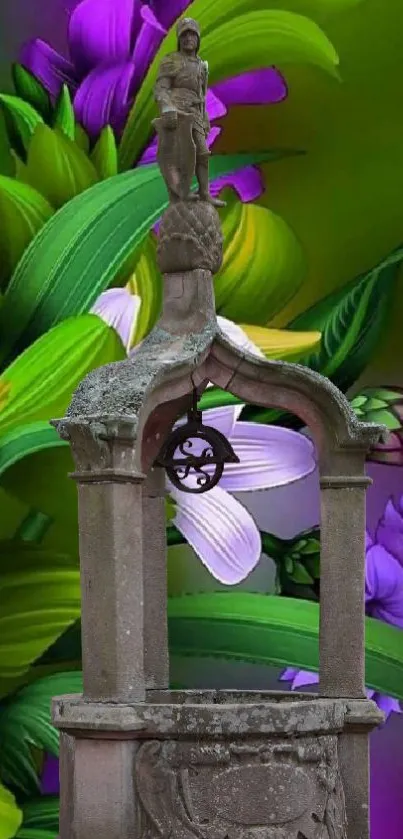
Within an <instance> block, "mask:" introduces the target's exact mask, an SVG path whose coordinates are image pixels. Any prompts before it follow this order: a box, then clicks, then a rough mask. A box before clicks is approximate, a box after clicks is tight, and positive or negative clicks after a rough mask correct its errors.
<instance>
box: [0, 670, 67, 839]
mask: <svg viewBox="0 0 403 839" xmlns="http://www.w3.org/2000/svg"><path fill="white" fill-rule="evenodd" d="M82 689H83V684H82V674H81V672H68V673H55V674H53V675H52V676H46V677H45V678H43V679H38V680H37V681H36V682H34V683H33V684H31V685H28V686H27V687H25V688H22V690H20V691H19V692H18V693H17V694H16V695H15V696H13V697H12V699H11V701H10V702H9V703H8V704H6V705H5V707H4V709H3V711H2V712H1V715H0V777H1V778H2V780H3V781H4V782H5V783H7V784H9V785H10V786H13V787H14V788H16V789H18V790H20V791H21V792H22V793H23V794H24V795H26V796H34V795H36V794H37V793H38V791H39V779H38V772H37V766H36V763H35V759H34V755H33V748H32V747H34V748H35V749H40V750H41V751H44V752H49V753H50V754H52V755H56V756H57V755H58V754H59V733H58V731H57V730H56V729H55V728H54V727H53V725H52V723H51V719H50V706H51V701H52V697H53V696H61V695H63V694H65V693H82ZM30 816H31V818H30V822H32V821H33V813H32V811H31V814H30ZM32 826H35V827H36V825H34V824H32ZM24 827H25V819H24ZM38 827H45V824H43V823H42V825H38Z"/></svg>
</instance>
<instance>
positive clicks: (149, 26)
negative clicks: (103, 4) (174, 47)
mask: <svg viewBox="0 0 403 839" xmlns="http://www.w3.org/2000/svg"><path fill="white" fill-rule="evenodd" d="M114 1H115V0H114ZM141 18H142V24H141V28H140V32H139V34H138V36H137V38H136V44H135V47H134V51H133V61H134V64H135V67H136V70H135V73H134V76H133V79H132V93H133V94H134V93H135V92H137V90H138V88H139V87H140V85H141V83H142V81H143V79H144V76H145V75H146V73H147V70H148V68H149V66H150V64H151V62H152V60H153V58H154V56H155V54H156V52H157V50H158V49H159V47H160V45H161V43H162V41H163V40H164V38H165V35H166V34H167V33H166V29H164V27H163V26H161V24H160V23H159V22H158V20H157V18H156V17H155V15H154V13H153V12H152V11H151V9H150V8H149V7H148V6H143V7H142V9H141Z"/></svg>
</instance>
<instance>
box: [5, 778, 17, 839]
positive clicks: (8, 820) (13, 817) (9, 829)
mask: <svg viewBox="0 0 403 839" xmlns="http://www.w3.org/2000/svg"><path fill="white" fill-rule="evenodd" d="M21 822H22V812H21V810H20V809H19V807H17V804H16V802H15V798H14V796H13V795H12V794H11V792H9V790H8V789H6V788H5V787H3V785H2V784H0V839H12V837H13V836H15V834H16V831H17V830H18V828H19V826H20V824H21Z"/></svg>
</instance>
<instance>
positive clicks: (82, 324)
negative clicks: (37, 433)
mask: <svg viewBox="0 0 403 839" xmlns="http://www.w3.org/2000/svg"><path fill="white" fill-rule="evenodd" d="M124 357H125V350H124V347H123V345H122V342H121V340H120V338H119V336H118V334H117V332H115V330H114V329H112V328H111V327H109V326H107V324H106V323H104V322H103V321H102V320H101V319H100V318H98V317H97V316H96V315H81V316H80V317H77V318H69V320H66V321H64V322H63V323H61V324H59V326H56V327H55V328H54V329H51V330H50V331H49V332H47V333H46V335H43V336H42V338H39V339H38V341H36V342H35V343H34V344H32V346H31V347H29V348H28V349H27V350H25V352H23V353H22V354H21V355H19V356H18V358H16V360H15V361H14V362H13V363H12V364H11V365H10V366H9V367H8V368H7V370H6V371H5V372H4V373H3V374H2V376H0V434H5V433H6V432H7V431H10V430H11V429H13V428H16V426H18V425H27V424H28V423H32V422H37V421H38V420H50V419H52V418H57V417H62V416H63V415H64V411H65V410H66V408H67V406H68V404H69V402H70V400H71V396H72V394H73V391H74V390H75V388H76V387H77V385H78V384H79V383H80V382H81V381H82V379H83V378H84V376H85V375H86V374H87V373H88V372H89V371H90V370H93V369H94V368H95V367H100V366H102V365H103V364H107V363H108V362H110V361H119V360H121V359H123V358H124Z"/></svg>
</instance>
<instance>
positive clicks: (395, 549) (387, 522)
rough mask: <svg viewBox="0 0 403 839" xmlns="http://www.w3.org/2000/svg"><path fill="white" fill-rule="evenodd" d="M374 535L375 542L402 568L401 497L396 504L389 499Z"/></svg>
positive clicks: (402, 514) (402, 518) (402, 523)
mask: <svg viewBox="0 0 403 839" xmlns="http://www.w3.org/2000/svg"><path fill="white" fill-rule="evenodd" d="M375 535H376V540H377V542H379V543H380V544H381V545H383V547H384V548H386V550H387V551H389V553H391V554H392V555H393V556H394V557H395V559H397V560H398V562H400V564H401V565H402V566H403V497H402V498H400V499H399V501H398V502H397V503H395V502H394V501H393V498H389V501H388V503H387V504H386V507H385V511H384V514H383V516H382V518H381V519H380V521H379V523H378V527H377V530H376V534H375Z"/></svg>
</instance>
